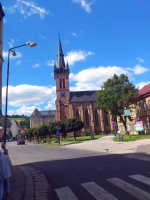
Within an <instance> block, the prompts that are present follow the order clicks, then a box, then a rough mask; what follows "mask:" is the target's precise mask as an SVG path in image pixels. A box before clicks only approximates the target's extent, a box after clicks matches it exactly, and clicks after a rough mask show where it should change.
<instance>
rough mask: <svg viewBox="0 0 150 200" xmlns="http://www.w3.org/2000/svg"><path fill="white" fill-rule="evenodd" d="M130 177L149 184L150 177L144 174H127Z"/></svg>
mask: <svg viewBox="0 0 150 200" xmlns="http://www.w3.org/2000/svg"><path fill="white" fill-rule="evenodd" d="M129 177H130V178H133V179H135V180H137V181H140V182H142V183H145V184H147V185H150V178H147V177H146V176H142V175H140V174H136V175H132V176H129Z"/></svg>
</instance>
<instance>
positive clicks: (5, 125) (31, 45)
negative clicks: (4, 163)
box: [4, 42, 36, 143]
mask: <svg viewBox="0 0 150 200" xmlns="http://www.w3.org/2000/svg"><path fill="white" fill-rule="evenodd" d="M27 45H29V46H30V47H35V46H36V43H35V42H27V43H25V44H22V45H19V46H16V47H12V48H10V49H9V50H8V63H7V79H6V101H5V119H4V122H5V123H4V143H6V130H7V104H8V81H9V58H10V52H12V55H13V56H16V55H17V54H16V52H15V51H14V49H17V48H20V47H23V46H27Z"/></svg>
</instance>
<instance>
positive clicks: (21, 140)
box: [17, 138, 25, 145]
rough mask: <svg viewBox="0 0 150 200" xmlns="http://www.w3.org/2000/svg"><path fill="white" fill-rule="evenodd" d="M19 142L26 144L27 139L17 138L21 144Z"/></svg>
mask: <svg viewBox="0 0 150 200" xmlns="http://www.w3.org/2000/svg"><path fill="white" fill-rule="evenodd" d="M19 144H25V140H24V139H23V138H19V139H18V140H17V145H19Z"/></svg>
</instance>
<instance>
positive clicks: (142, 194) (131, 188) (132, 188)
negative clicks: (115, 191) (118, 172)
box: [107, 178, 150, 200]
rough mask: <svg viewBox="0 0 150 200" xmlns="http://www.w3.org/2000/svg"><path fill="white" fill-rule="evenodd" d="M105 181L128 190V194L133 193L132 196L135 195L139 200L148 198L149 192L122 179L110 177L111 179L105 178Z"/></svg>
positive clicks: (149, 197) (149, 196)
mask: <svg viewBox="0 0 150 200" xmlns="http://www.w3.org/2000/svg"><path fill="white" fill-rule="evenodd" d="M107 181H109V182H110V183H112V184H114V185H116V186H117V187H119V188H121V189H122V190H124V191H125V192H128V193H129V194H131V195H133V196H134V197H136V198H137V199H139V200H147V199H150V193H148V192H146V191H144V190H142V189H140V188H138V187H135V186H133V185H131V184H129V183H127V182H125V181H122V180H121V179H119V178H111V179H107Z"/></svg>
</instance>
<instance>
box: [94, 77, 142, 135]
mask: <svg viewBox="0 0 150 200" xmlns="http://www.w3.org/2000/svg"><path fill="white" fill-rule="evenodd" d="M138 101H139V98H138V89H137V88H136V87H135V86H134V85H133V84H132V83H130V82H129V80H128V77H127V75H124V74H121V75H120V76H117V75H116V74H114V76H113V77H112V78H109V79H108V80H107V81H106V82H104V86H103V89H102V90H100V91H99V92H98V98H97V108H99V109H104V110H106V111H109V112H110V113H111V114H112V115H113V116H116V117H117V116H118V117H119V118H120V121H121V122H122V123H123V125H124V128H125V130H126V132H127V129H126V117H125V116H124V110H125V109H131V108H132V107H133V106H135V105H136V104H137V102H138ZM130 120H131V119H130Z"/></svg>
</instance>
